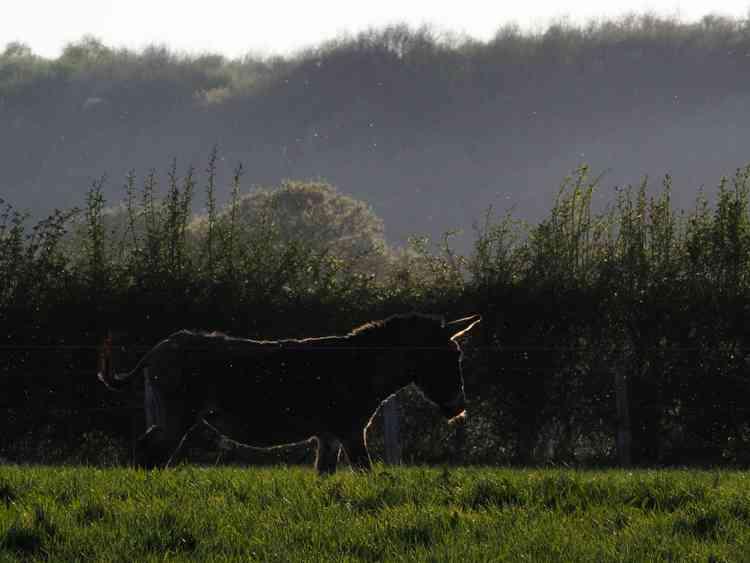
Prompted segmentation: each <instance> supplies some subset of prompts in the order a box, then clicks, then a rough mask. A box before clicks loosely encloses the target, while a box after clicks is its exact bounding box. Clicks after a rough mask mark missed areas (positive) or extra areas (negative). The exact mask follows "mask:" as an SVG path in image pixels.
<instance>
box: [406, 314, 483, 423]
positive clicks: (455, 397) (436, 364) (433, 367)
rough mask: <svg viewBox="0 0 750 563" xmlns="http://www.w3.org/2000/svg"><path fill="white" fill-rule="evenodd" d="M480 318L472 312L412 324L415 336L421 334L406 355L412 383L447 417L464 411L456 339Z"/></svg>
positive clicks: (459, 414)
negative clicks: (408, 360) (456, 316)
mask: <svg viewBox="0 0 750 563" xmlns="http://www.w3.org/2000/svg"><path fill="white" fill-rule="evenodd" d="M481 320H482V317H481V316H480V315H472V316H470V317H465V318H462V319H457V320H455V321H450V322H445V321H442V320H434V321H433V322H432V323H431V324H427V323H425V322H420V323H417V324H418V325H419V326H418V328H417V327H416V326H415V330H418V331H419V334H418V335H415V336H421V337H422V338H421V340H422V344H421V345H418V346H415V347H414V349H413V351H412V352H411V354H410V356H411V362H410V369H411V371H412V373H413V378H414V383H415V384H416V386H417V387H418V388H419V389H420V390H421V391H422V393H423V394H424V395H425V397H426V398H427V399H429V400H430V401H432V402H433V403H435V404H436V405H437V406H438V407H440V410H441V411H442V413H443V414H444V415H445V416H446V418H448V419H453V418H456V417H458V416H462V415H463V414H464V412H465V410H466V399H465V397H464V381H463V375H462V373H461V347H460V346H459V344H458V342H457V339H458V338H460V337H461V336H462V335H464V334H466V333H467V332H468V331H469V330H471V328H472V327H474V326H475V325H477V324H478V323H479V322H480V321H481ZM412 341H413V340H412Z"/></svg>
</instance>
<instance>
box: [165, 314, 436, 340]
mask: <svg viewBox="0 0 750 563" xmlns="http://www.w3.org/2000/svg"><path fill="white" fill-rule="evenodd" d="M415 319H418V320H421V321H425V322H426V323H429V324H432V325H433V326H440V325H441V324H442V323H443V318H442V317H440V316H439V315H430V314H426V313H417V312H412V313H397V314H394V315H391V316H389V317H386V318H385V319H380V320H374V321H368V322H366V323H363V324H361V325H359V326H357V327H355V328H353V329H352V330H350V331H349V332H348V333H346V334H344V335H330V336H309V337H304V338H280V339H276V340H257V339H251V338H242V337H236V336H230V335H228V334H226V333H224V332H219V331H211V332H208V331H204V330H181V331H179V333H177V334H180V333H181V334H183V335H189V336H197V337H199V338H209V339H216V340H217V341H245V342H254V343H257V344H298V343H300V344H302V343H310V344H314V343H316V342H318V343H319V342H326V341H328V342H336V341H348V340H350V339H352V338H357V339H358V340H359V339H363V338H368V337H373V338H377V337H378V336H382V335H384V334H387V333H389V332H390V331H391V330H396V329H398V328H399V327H400V326H401V325H402V324H403V323H404V322H408V321H411V320H415Z"/></svg>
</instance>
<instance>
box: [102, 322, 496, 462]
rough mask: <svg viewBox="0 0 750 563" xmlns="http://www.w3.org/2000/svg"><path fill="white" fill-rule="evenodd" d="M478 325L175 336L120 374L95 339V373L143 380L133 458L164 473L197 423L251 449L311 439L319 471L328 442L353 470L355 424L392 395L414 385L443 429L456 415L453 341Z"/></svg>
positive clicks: (114, 380) (122, 382)
mask: <svg viewBox="0 0 750 563" xmlns="http://www.w3.org/2000/svg"><path fill="white" fill-rule="evenodd" d="M480 321H481V317H480V316H479V315H473V316H470V317H466V318H462V319H458V320H455V321H452V322H445V320H444V319H443V318H442V317H439V316H434V315H426V314H421V313H408V314H399V315H393V316H390V317H388V318H386V319H384V320H378V321H371V322H368V323H366V324H364V325H362V326H359V327H357V328H355V329H353V330H352V331H351V332H349V333H348V334H346V335H344V336H324V337H314V338H304V339H299V340H297V339H285V340H250V339H245V338H236V337H231V336H227V335H225V334H221V333H204V332H193V331H188V330H181V331H179V332H175V333H174V334H172V335H170V336H168V337H167V338H165V339H164V340H162V341H161V342H159V343H158V344H156V346H154V347H153V348H152V349H151V350H150V351H149V352H147V353H146V355H145V356H144V357H143V358H142V359H141V360H140V361H139V362H138V364H137V365H136V366H135V368H133V370H132V371H130V372H126V373H121V374H114V373H113V370H112V362H111V341H110V342H108V343H106V344H105V346H104V347H103V348H102V351H101V355H100V360H99V362H100V363H99V373H98V377H99V379H100V380H101V381H102V382H103V383H104V384H105V385H107V387H109V388H112V389H117V390H119V389H122V388H124V387H126V386H127V385H129V384H130V383H131V382H132V381H133V379H134V377H135V376H136V375H138V374H140V373H142V374H143V376H144V380H145V412H146V428H147V430H146V432H145V434H144V435H143V436H142V437H141V438H140V439H139V442H138V446H139V447H138V459H139V463H141V464H143V465H145V466H146V467H156V466H160V467H164V466H168V465H169V464H170V461H172V460H173V459H174V458H175V456H176V455H177V453H178V451H179V449H180V447H181V446H182V443H183V442H184V441H185V438H186V437H187V436H188V434H189V433H190V432H191V431H192V430H193V429H195V428H196V427H198V426H201V425H207V426H208V427H210V428H211V429H214V430H216V431H218V432H219V433H221V434H224V435H225V436H226V437H228V438H230V439H231V440H232V441H234V442H239V443H240V444H244V445H248V446H251V447H253V448H269V447H272V446H278V445H280V444H295V443H300V442H303V441H305V440H315V441H317V455H316V459H315V468H316V469H317V470H318V472H319V473H321V474H325V473H333V472H334V471H335V470H336V464H337V460H338V451H339V444H340V445H341V446H342V447H343V449H344V451H345V453H346V455H347V457H348V458H349V460H350V462H351V465H352V467H353V468H355V469H362V470H369V469H371V467H372V462H371V459H370V456H369V454H368V451H367V436H366V430H367V427H368V426H369V424H370V422H371V420H372V417H373V416H374V413H375V412H376V411H377V409H378V407H379V406H380V404H381V403H383V402H384V401H385V400H387V399H388V397H390V396H391V395H393V394H394V393H396V392H397V391H398V390H399V389H401V388H403V387H405V386H407V385H410V384H414V385H415V386H416V387H417V389H418V390H419V391H420V392H421V394H422V395H423V396H424V397H425V398H427V399H428V400H430V401H431V402H433V403H434V404H436V405H437V406H438V407H439V408H440V410H441V411H442V413H443V414H444V416H445V417H446V418H448V419H449V421H453V420H455V419H459V418H462V417H463V416H465V397H464V388H463V377H462V372H461V356H462V354H461V348H460V346H459V344H458V342H457V339H458V338H459V337H461V336H462V335H464V334H466V333H467V332H468V331H469V330H471V328H472V327H474V326H475V325H477V324H478V323H479V322H480Z"/></svg>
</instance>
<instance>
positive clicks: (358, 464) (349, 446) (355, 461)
mask: <svg viewBox="0 0 750 563" xmlns="http://www.w3.org/2000/svg"><path fill="white" fill-rule="evenodd" d="M344 450H345V451H346V454H347V457H348V458H349V463H350V464H351V467H352V470H354V471H369V470H371V469H372V461H371V460H370V454H369V453H367V444H366V442H365V434H364V432H353V433H352V435H351V436H349V437H348V438H346V439H345V440H344Z"/></svg>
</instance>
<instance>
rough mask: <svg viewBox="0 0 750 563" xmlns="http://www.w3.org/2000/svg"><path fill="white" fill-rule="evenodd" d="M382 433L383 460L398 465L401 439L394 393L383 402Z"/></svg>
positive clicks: (396, 401) (399, 462)
mask: <svg viewBox="0 0 750 563" xmlns="http://www.w3.org/2000/svg"><path fill="white" fill-rule="evenodd" d="M383 434H384V441H385V462H386V463H387V464H389V465H400V464H401V440H400V437H399V419H398V400H397V399H396V397H395V395H394V396H392V397H391V398H390V399H388V400H387V401H386V402H385V403H384V404H383Z"/></svg>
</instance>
